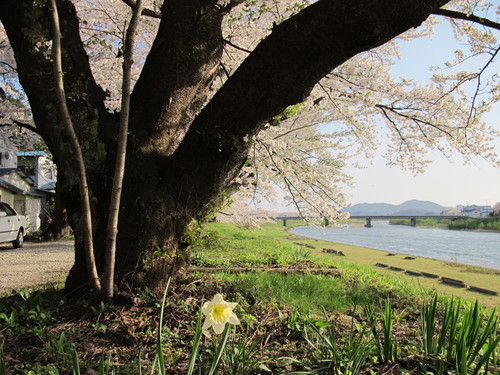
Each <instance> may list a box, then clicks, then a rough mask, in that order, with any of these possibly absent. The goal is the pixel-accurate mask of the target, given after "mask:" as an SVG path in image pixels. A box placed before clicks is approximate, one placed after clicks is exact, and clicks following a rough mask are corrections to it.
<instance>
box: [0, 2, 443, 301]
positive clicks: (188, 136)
mask: <svg viewBox="0 0 500 375" xmlns="http://www.w3.org/2000/svg"><path fill="white" fill-rule="evenodd" d="M237 2H241V1H236V0H233V1H232V2H230V4H231V5H234V4H235V3H237ZM446 2H447V0H438V1H436V0H418V1H416V0H382V1H378V2H373V1H371V0H352V1H345V0H319V1H317V2H315V3H314V4H313V5H311V6H309V7H307V8H306V9H305V10H303V11H301V12H300V13H299V14H297V15H296V16H295V17H293V18H291V19H290V20H288V21H285V22H283V23H281V24H280V25H279V26H276V27H275V28H274V29H273V32H272V34H271V35H270V36H269V37H268V38H266V39H265V40H264V41H263V42H262V43H261V44H260V45H259V46H258V47H257V48H256V49H255V51H254V52H253V53H251V54H250V55H249V57H248V58H247V59H246V60H245V62H244V63H243V64H242V65H241V66H240V68H239V69H238V70H237V71H236V72H235V73H234V74H233V75H232V76H231V77H230V78H229V80H228V81H227V82H226V83H225V84H224V86H223V87H222V88H221V89H220V90H219V92H218V93H217V94H216V95H215V96H214V97H213V98H212V99H211V100H210V101H209V102H208V103H206V101H207V95H208V91H209V87H210V84H211V82H212V81H213V79H214V77H215V74H216V73H217V70H218V67H219V63H220V59H221V55H222V43H223V41H222V35H221V22H222V20H223V17H224V16H225V14H226V11H227V8H225V7H224V6H221V5H219V3H220V1H217V0H169V1H166V2H165V3H164V6H163V9H162V14H163V18H162V20H161V23H160V28H159V31H158V34H157V37H156V40H155V43H154V44H153V48H152V50H151V52H150V54H149V56H148V57H147V60H146V62H145V65H144V68H143V71H142V73H141V76H140V78H139V80H138V82H137V83H136V86H135V88H134V91H133V94H132V98H131V115H130V126H129V131H130V135H131V136H130V141H129V147H128V153H127V166H126V172H125V179H124V186H123V194H122V205H121V211H120V212H121V213H120V222H119V233H118V243H117V257H116V262H117V264H116V279H115V281H116V282H117V283H118V284H120V285H122V286H134V285H149V286H153V287H161V286H162V281H164V280H165V279H166V277H167V275H169V274H171V273H173V272H176V271H177V270H178V269H179V267H182V266H183V265H185V264H186V262H187V260H188V251H187V249H186V246H185V244H184V243H183V238H184V235H185V233H186V228H187V226H188V225H189V223H190V222H191V220H192V219H193V218H196V217H200V216H202V215H203V214H204V213H206V212H207V211H208V210H210V208H211V205H213V204H214V202H215V201H216V199H217V197H218V196H219V195H220V193H221V191H222V190H223V189H224V188H225V187H226V186H228V184H229V183H230V182H231V180H232V179H233V178H234V177H235V176H236V175H237V174H238V172H239V170H240V169H241V166H242V165H243V163H244V162H245V160H246V157H247V150H248V143H247V140H248V138H249V137H250V138H251V137H252V136H254V135H255V134H256V133H257V132H259V131H260V130H261V129H262V128H263V126H264V125H265V124H266V122H267V121H268V120H269V119H271V118H272V117H273V116H275V115H277V114H278V113H280V112H281V111H283V109H285V108H286V107H287V106H289V105H291V104H295V103H297V102H301V101H303V100H304V99H305V98H306V97H307V96H308V95H309V93H310V91H311V89H312V87H313V86H314V85H315V84H316V83H317V82H318V81H319V80H320V79H321V78H322V77H324V76H325V75H326V74H328V73H329V72H330V71H332V70H333V69H334V68H335V67H336V66H338V65H340V64H342V63H343V62H345V61H346V60H348V59H349V58H351V57H353V56H355V55H356V54H358V53H360V52H362V51H366V50H368V49H370V48H373V47H376V46H379V45H381V44H383V43H385V42H387V41H388V40H390V39H391V38H393V37H394V36H396V35H398V34H400V33H402V32H404V31H405V30H407V29H409V28H412V27H416V26H418V25H419V24H420V23H421V22H422V21H424V20H425V19H426V18H427V17H428V16H429V14H431V13H432V12H433V11H434V10H435V9H437V8H438V7H440V6H442V5H443V4H445V3H446ZM41 3H42V2H41ZM226 3H228V2H226ZM58 8H59V9H60V17H61V20H62V22H61V28H62V32H63V35H64V38H63V67H64V69H65V82H66V92H67V95H68V98H70V100H69V106H70V111H71V113H72V117H73V122H74V124H75V128H76V131H77V133H78V135H79V137H80V140H81V143H82V148H83V151H84V154H85V158H86V160H85V162H86V165H87V168H88V176H89V186H90V189H91V197H92V210H93V215H94V222H93V224H94V241H95V251H96V260H97V263H98V268H99V270H100V271H102V262H103V257H104V253H103V252H104V247H105V237H104V234H105V227H106V219H107V212H106V210H107V208H108V206H109V192H110V187H111V180H110V179H111V176H112V170H113V167H114V166H113V160H114V159H115V155H114V154H115V134H116V129H117V123H118V117H117V116H116V115H114V114H111V113H109V112H108V111H107V110H106V108H105V106H104V99H105V93H104V92H103V91H102V89H101V88H100V87H99V86H98V85H97V84H96V83H95V81H94V79H93V77H92V74H91V71H90V68H89V64H88V57H87V55H86V53H85V50H84V49H83V44H82V42H81V40H80V36H79V34H78V19H77V17H76V13H75V10H74V7H73V5H72V4H71V2H70V1H68V0H58ZM26 15H29V17H27V16H26ZM0 17H1V20H2V22H3V24H4V26H5V28H6V30H7V33H8V36H9V39H10V42H11V44H12V46H13V48H14V52H15V56H16V61H17V65H18V71H19V77H20V81H21V84H22V85H23V88H24V89H25V91H26V93H27V95H28V97H29V99H30V104H31V107H32V111H33V115H34V118H35V122H36V124H37V128H38V129H39V130H40V132H41V134H42V136H43V138H44V139H45V141H46V143H47V146H48V147H49V149H50V150H51V152H52V153H53V155H54V160H55V162H56V164H57V166H58V170H59V174H58V178H59V180H58V184H57V188H58V189H60V192H61V195H62V197H63V199H64V201H65V205H66V207H67V210H68V220H69V222H70V224H71V226H72V227H73V228H74V231H75V265H74V266H73V268H72V270H71V272H70V274H69V277H68V279H67V284H66V288H67V291H68V292H72V293H77V292H82V291H86V290H87V289H88V278H87V273H86V271H85V258H84V254H83V241H82V233H81V225H80V224H81V212H80V201H79V196H78V188H77V187H78V185H77V184H78V182H77V176H76V172H75V170H76V169H75V166H74V158H73V156H72V152H71V149H70V147H69V144H68V142H67V140H66V138H65V136H64V133H63V129H62V125H61V122H60V119H59V117H58V114H57V109H56V106H55V103H54V102H53V100H52V99H51V97H53V96H54V95H53V93H54V88H53V86H52V84H51V83H50V82H52V79H51V62H50V61H49V60H48V59H47V58H46V57H45V56H46V52H47V51H44V50H43V47H42V48H41V47H40V45H39V43H37V42H38V41H40V40H50V34H49V31H48V30H49V21H48V18H47V14H46V12H45V10H44V7H43V6H37V5H36V1H32V0H0Z"/></svg>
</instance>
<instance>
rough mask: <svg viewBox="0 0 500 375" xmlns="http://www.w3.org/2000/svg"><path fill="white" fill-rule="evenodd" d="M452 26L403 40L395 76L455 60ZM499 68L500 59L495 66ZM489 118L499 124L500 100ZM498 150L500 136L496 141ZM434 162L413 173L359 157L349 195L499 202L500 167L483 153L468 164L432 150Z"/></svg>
mask: <svg viewBox="0 0 500 375" xmlns="http://www.w3.org/2000/svg"><path fill="white" fill-rule="evenodd" d="M459 46H460V42H458V41H456V40H455V39H454V38H453V36H452V35H451V32H449V31H447V30H446V28H444V27H440V29H439V32H438V33H437V34H436V35H435V36H433V37H432V40H430V39H428V38H424V39H420V40H417V41H413V42H410V43H405V44H403V47H402V61H401V63H399V64H398V66H397V67H396V68H395V69H394V70H393V74H396V75H397V76H406V77H413V78H416V79H419V80H422V81H423V80H425V79H426V77H428V76H429V74H430V73H429V70H428V67H429V66H430V65H438V64H440V63H441V64H442V63H443V62H444V61H446V60H452V58H453V55H452V54H453V51H454V50H455V49H458V47H459ZM491 69H492V70H493V71H494V72H498V71H500V62H499V61H496V62H495V64H494V66H492V67H491ZM486 121H487V123H488V124H490V125H492V126H494V127H495V128H496V129H499V130H500V105H497V106H496V108H494V110H492V111H491V112H490V113H489V114H488V115H487V117H486ZM495 148H496V150H497V153H500V139H499V140H497V141H496V142H495ZM432 157H433V160H434V162H433V163H432V164H431V165H430V166H429V167H427V169H426V171H425V172H424V173H423V174H420V175H417V176H414V175H413V174H412V172H410V171H404V170H402V169H401V168H399V167H388V166H386V162H385V160H384V159H383V158H381V157H380V156H376V157H375V158H374V159H373V160H368V161H367V160H364V159H360V160H358V161H359V162H360V163H361V164H362V165H364V166H365V167H366V169H361V170H358V169H349V170H348V173H350V174H351V175H352V176H353V178H354V185H353V187H352V188H348V189H346V191H345V192H346V194H347V196H348V200H349V202H350V203H352V204H356V203H377V202H384V203H392V204H400V203H403V202H405V201H407V200H410V199H419V200H428V201H433V202H435V203H438V204H441V205H443V206H456V205H458V204H464V205H465V204H479V205H483V204H489V205H493V204H494V203H496V202H500V169H499V168H495V167H493V166H491V165H490V164H488V163H487V162H485V161H484V160H481V159H475V160H473V162H472V163H471V164H470V165H464V163H463V159H462V157H461V156H459V155H455V157H453V158H452V159H451V160H448V159H447V158H445V157H444V156H443V155H442V154H440V153H434V154H432Z"/></svg>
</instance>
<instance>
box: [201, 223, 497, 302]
mask: <svg viewBox="0 0 500 375" xmlns="http://www.w3.org/2000/svg"><path fill="white" fill-rule="evenodd" d="M301 224H302V223H301V222H288V223H287V227H286V228H283V227H281V226H280V224H265V225H263V226H262V227H261V228H259V229H253V230H251V231H246V232H243V231H240V230H239V229H237V228H236V227H233V226H230V225H227V224H220V223H211V224H210V225H209V226H208V227H207V228H208V230H209V233H210V232H212V233H213V234H214V238H213V239H212V240H214V239H218V240H219V241H220V243H219V245H218V246H208V247H207V248H205V249H204V250H203V251H198V252H196V253H195V255H194V257H195V258H194V261H195V263H196V262H197V263H199V264H207V263H206V262H205V261H204V259H206V258H209V259H210V262H211V264H219V265H225V266H228V265H231V264H234V263H235V262H234V261H233V260H237V261H236V263H238V264H245V265H253V264H259V262H260V264H262V263H267V264H272V263H273V261H277V262H283V261H285V260H286V258H285V256H284V255H283V254H290V253H293V252H294V251H298V252H300V251H309V252H310V253H311V255H312V256H313V260H314V261H318V262H320V263H322V264H329V265H333V266H336V267H339V268H341V269H347V270H356V269H358V268H359V272H369V273H370V272H376V273H377V274H380V275H384V276H387V277H390V278H393V279H394V280H393V282H394V283H395V284H399V283H407V284H408V287H409V288H414V289H417V290H420V289H422V290H435V291H437V292H438V293H442V294H444V295H448V296H456V297H460V298H464V299H467V300H475V299H478V300H479V301H480V302H481V303H482V304H484V305H487V306H493V307H499V308H500V296H492V295H485V294H482V293H477V292H473V291H470V290H468V289H467V288H457V287H453V286H450V285H447V284H443V283H442V282H440V280H439V279H432V278H427V277H417V276H412V275H410V274H407V273H405V272H404V271H393V270H391V269H388V268H382V267H378V266H376V264H377V263H381V264H386V265H388V266H392V267H397V268H401V269H403V270H409V271H414V272H422V271H423V272H426V273H429V274H435V275H439V276H440V277H447V278H452V279H458V280H461V281H464V283H465V284H467V285H472V286H476V287H479V288H485V289H491V288H493V289H495V290H496V291H497V292H499V293H500V290H497V289H500V270H492V269H486V268H480V267H474V266H468V265H463V264H459V263H454V262H445V261H439V260H435V259H429V258H421V257H412V258H414V259H406V258H408V256H407V255H402V254H396V255H394V256H388V252H386V251H381V250H375V249H370V248H365V247H359V246H352V245H345V244H340V243H334V242H328V241H322V240H316V239H310V238H305V237H301V236H296V235H293V234H291V233H290V232H289V228H293V227H294V226H297V225H301ZM212 243H213V242H212ZM255 248H260V249H261V250H260V251H259V252H258V253H255V252H254V251H253V250H252V249H255ZM324 248H327V249H328V248H332V249H334V250H337V251H341V252H343V253H344V254H345V256H343V257H342V256H336V255H333V254H330V253H323V249H324ZM267 249H269V251H266V250H267ZM288 261H290V255H288ZM349 272H350V271H349ZM495 287H496V288H495ZM425 293H427V292H425Z"/></svg>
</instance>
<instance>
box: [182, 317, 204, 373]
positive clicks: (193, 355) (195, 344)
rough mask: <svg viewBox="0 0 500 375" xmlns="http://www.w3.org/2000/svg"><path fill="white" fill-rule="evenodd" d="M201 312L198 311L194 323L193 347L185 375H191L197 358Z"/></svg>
mask: <svg viewBox="0 0 500 375" xmlns="http://www.w3.org/2000/svg"><path fill="white" fill-rule="evenodd" d="M202 316H203V314H202V313H201V308H200V312H199V313H198V322H197V323H196V331H195V333H194V337H193V349H191V358H190V360H189V368H188V371H187V374H186V375H192V374H193V371H194V365H195V364H196V359H197V358H198V351H199V347H200V339H201V333H202V332H201V319H202Z"/></svg>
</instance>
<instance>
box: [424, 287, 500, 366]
mask: <svg viewBox="0 0 500 375" xmlns="http://www.w3.org/2000/svg"><path fill="white" fill-rule="evenodd" d="M437 312H438V307H437V296H434V298H433V300H432V301H431V302H430V303H429V304H428V305H426V306H424V308H423V310H422V315H421V316H422V319H421V321H422V343H423V346H424V352H425V354H427V355H442V356H443V358H445V359H446V361H447V362H449V363H453V364H454V365H455V369H456V371H457V373H458V374H460V375H469V374H472V375H477V374H479V373H484V374H488V371H489V367H490V366H493V368H494V369H495V370H494V371H496V367H497V364H496V352H497V347H498V344H499V342H500V338H499V337H498V335H497V329H498V317H497V316H496V312H495V310H493V311H492V312H491V314H490V315H489V317H485V316H484V315H483V314H481V311H480V307H479V303H478V302H477V301H476V302H475V303H474V304H468V305H467V306H466V307H465V310H464V311H463V313H462V314H461V302H460V300H458V299H457V300H454V299H450V300H449V301H448V302H447V303H446V305H445V308H444V311H443V317H442V324H441V331H440V332H439V334H438V332H437V330H436V321H437V319H438V316H437Z"/></svg>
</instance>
